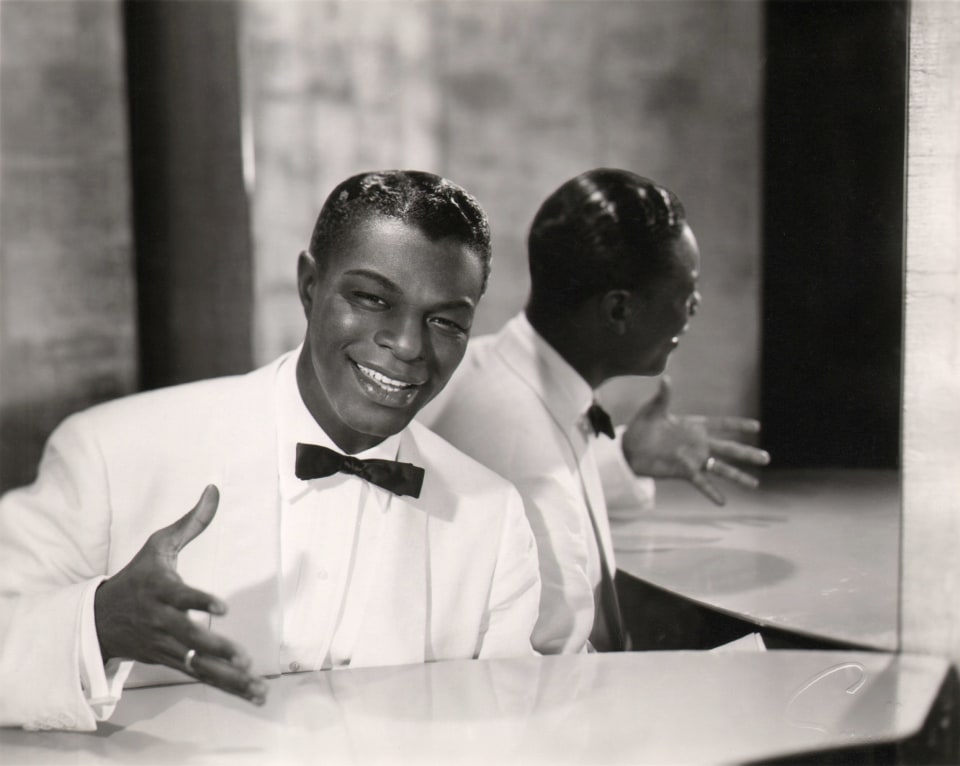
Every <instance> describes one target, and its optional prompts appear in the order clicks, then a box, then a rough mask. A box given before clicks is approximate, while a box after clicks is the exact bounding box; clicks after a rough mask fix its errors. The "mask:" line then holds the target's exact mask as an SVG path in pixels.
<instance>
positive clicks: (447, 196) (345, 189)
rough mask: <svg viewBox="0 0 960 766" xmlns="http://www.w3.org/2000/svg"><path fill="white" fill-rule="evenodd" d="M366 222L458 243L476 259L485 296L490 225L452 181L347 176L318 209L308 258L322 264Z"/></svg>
mask: <svg viewBox="0 0 960 766" xmlns="http://www.w3.org/2000/svg"><path fill="white" fill-rule="evenodd" d="M371 216H383V217H386V218H393V219H395V220H398V221H401V222H403V223H405V224H408V225H411V226H416V227H417V228H418V229H419V230H420V231H421V232H422V233H423V234H424V236H426V237H427V238H428V239H430V240H432V241H438V240H441V239H446V238H447V237H453V238H455V239H457V240H460V241H461V242H463V243H464V244H465V245H467V246H469V247H470V249H471V250H473V251H474V252H475V253H476V254H477V256H478V257H479V258H480V261H481V264H482V266H483V285H482V290H486V287H487V280H488V278H489V276H490V253H491V248H490V224H489V223H488V221H487V216H486V214H485V213H484V212H483V209H482V208H481V207H480V204H479V203H478V202H477V200H476V199H475V198H474V197H473V195H472V194H470V193H469V192H467V191H466V190H465V189H463V188H462V187H460V186H458V185H457V184H455V183H453V181H450V180H448V179H446V178H442V177H441V176H438V175H435V174H433V173H426V172H424V171H420V170H377V171H371V172H366V173H358V174H357V175H354V176H351V177H350V178H348V179H347V180H345V181H343V182H341V183H340V184H338V185H337V187H336V188H335V189H334V190H333V191H332V192H330V195H329V196H328V197H327V200H326V202H324V203H323V207H322V208H321V210H320V214H319V215H318V216H317V222H316V224H315V225H314V227H313V234H312V235H311V237H310V252H311V253H312V254H313V256H314V257H315V258H318V259H322V258H323V256H324V254H325V253H326V252H328V251H329V249H330V248H332V247H335V246H336V245H338V244H339V243H340V242H341V241H342V240H343V238H344V236H345V234H346V233H347V232H348V231H349V230H350V227H351V226H353V225H354V224H356V223H357V222H358V221H362V220H364V219H366V218H369V217H371Z"/></svg>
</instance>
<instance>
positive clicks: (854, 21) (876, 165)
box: [762, 1, 907, 467]
mask: <svg viewBox="0 0 960 766" xmlns="http://www.w3.org/2000/svg"><path fill="white" fill-rule="evenodd" d="M766 33H767V39H766V48H767V51H766V52H767V57H766V75H767V82H766V100H765V115H764V118H765V119H764V122H765V132H766V136H765V142H764V143H765V147H764V164H765V182H764V198H763V199H764V206H765V209H764V238H763V241H764V288H763V328H764V332H763V343H762V348H763V357H762V358H763V375H762V377H763V393H762V399H763V403H762V417H763V425H764V441H765V446H767V447H768V448H769V449H770V450H771V452H772V454H773V455H774V459H775V462H776V463H777V465H779V466H846V467H895V466H897V465H898V462H899V432H900V381H901V345H902V344H901V336H902V330H901V314H902V306H903V297H902V292H903V256H902V253H903V167H904V124H905V113H906V103H905V96H906V39H907V12H906V4H905V3H904V2H901V1H897V2H769V3H767V5H766Z"/></svg>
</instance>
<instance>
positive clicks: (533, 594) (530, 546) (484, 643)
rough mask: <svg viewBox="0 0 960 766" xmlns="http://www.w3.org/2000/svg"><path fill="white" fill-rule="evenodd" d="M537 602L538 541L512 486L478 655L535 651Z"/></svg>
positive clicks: (532, 652) (507, 654)
mask: <svg viewBox="0 0 960 766" xmlns="http://www.w3.org/2000/svg"><path fill="white" fill-rule="evenodd" d="M539 604H540V573H539V567H538V563H537V543H536V540H535V539H534V537H533V532H532V531H531V529H530V525H529V524H528V523H527V519H526V516H525V514H524V512H523V501H522V500H521V499H520V495H519V494H518V493H517V491H516V490H515V489H513V488H512V487H511V488H510V491H509V494H508V496H507V499H506V503H505V504H504V517H503V523H502V526H501V529H500V544H499V552H498V555H497V562H496V566H495V568H494V574H493V583H492V586H491V588H490V598H489V604H488V620H487V625H486V629H485V631H484V632H483V636H482V638H481V643H480V650H479V652H478V657H481V658H491V657H518V656H523V655H533V654H535V652H534V650H533V647H532V646H531V643H530V636H531V633H532V632H533V628H534V625H535V624H536V621H537V613H538V610H539Z"/></svg>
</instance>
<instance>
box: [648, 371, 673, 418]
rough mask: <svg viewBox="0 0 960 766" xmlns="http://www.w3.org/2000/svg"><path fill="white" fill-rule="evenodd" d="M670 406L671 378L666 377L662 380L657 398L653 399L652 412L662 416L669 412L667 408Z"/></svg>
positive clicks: (651, 403)
mask: <svg viewBox="0 0 960 766" xmlns="http://www.w3.org/2000/svg"><path fill="white" fill-rule="evenodd" d="M669 406H670V377H669V376H668V375H664V376H663V377H662V378H660V388H658V389H657V394H656V396H654V397H653V400H652V401H651V402H650V410H651V411H652V412H654V413H656V414H658V415H659V414H661V413H664V412H666V411H667V408H668V407H669Z"/></svg>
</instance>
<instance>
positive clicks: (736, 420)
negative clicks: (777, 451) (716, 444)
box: [683, 415, 760, 434]
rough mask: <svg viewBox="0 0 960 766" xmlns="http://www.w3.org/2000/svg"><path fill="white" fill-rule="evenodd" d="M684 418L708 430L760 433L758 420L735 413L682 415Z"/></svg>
mask: <svg viewBox="0 0 960 766" xmlns="http://www.w3.org/2000/svg"><path fill="white" fill-rule="evenodd" d="M683 418H684V420H686V421H688V422H690V423H697V424H699V425H701V426H703V427H704V428H706V429H707V430H708V431H736V432H738V433H742V434H758V433H760V421H759V420H756V419H755V418H741V417H737V416H735V415H684V416H683Z"/></svg>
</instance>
